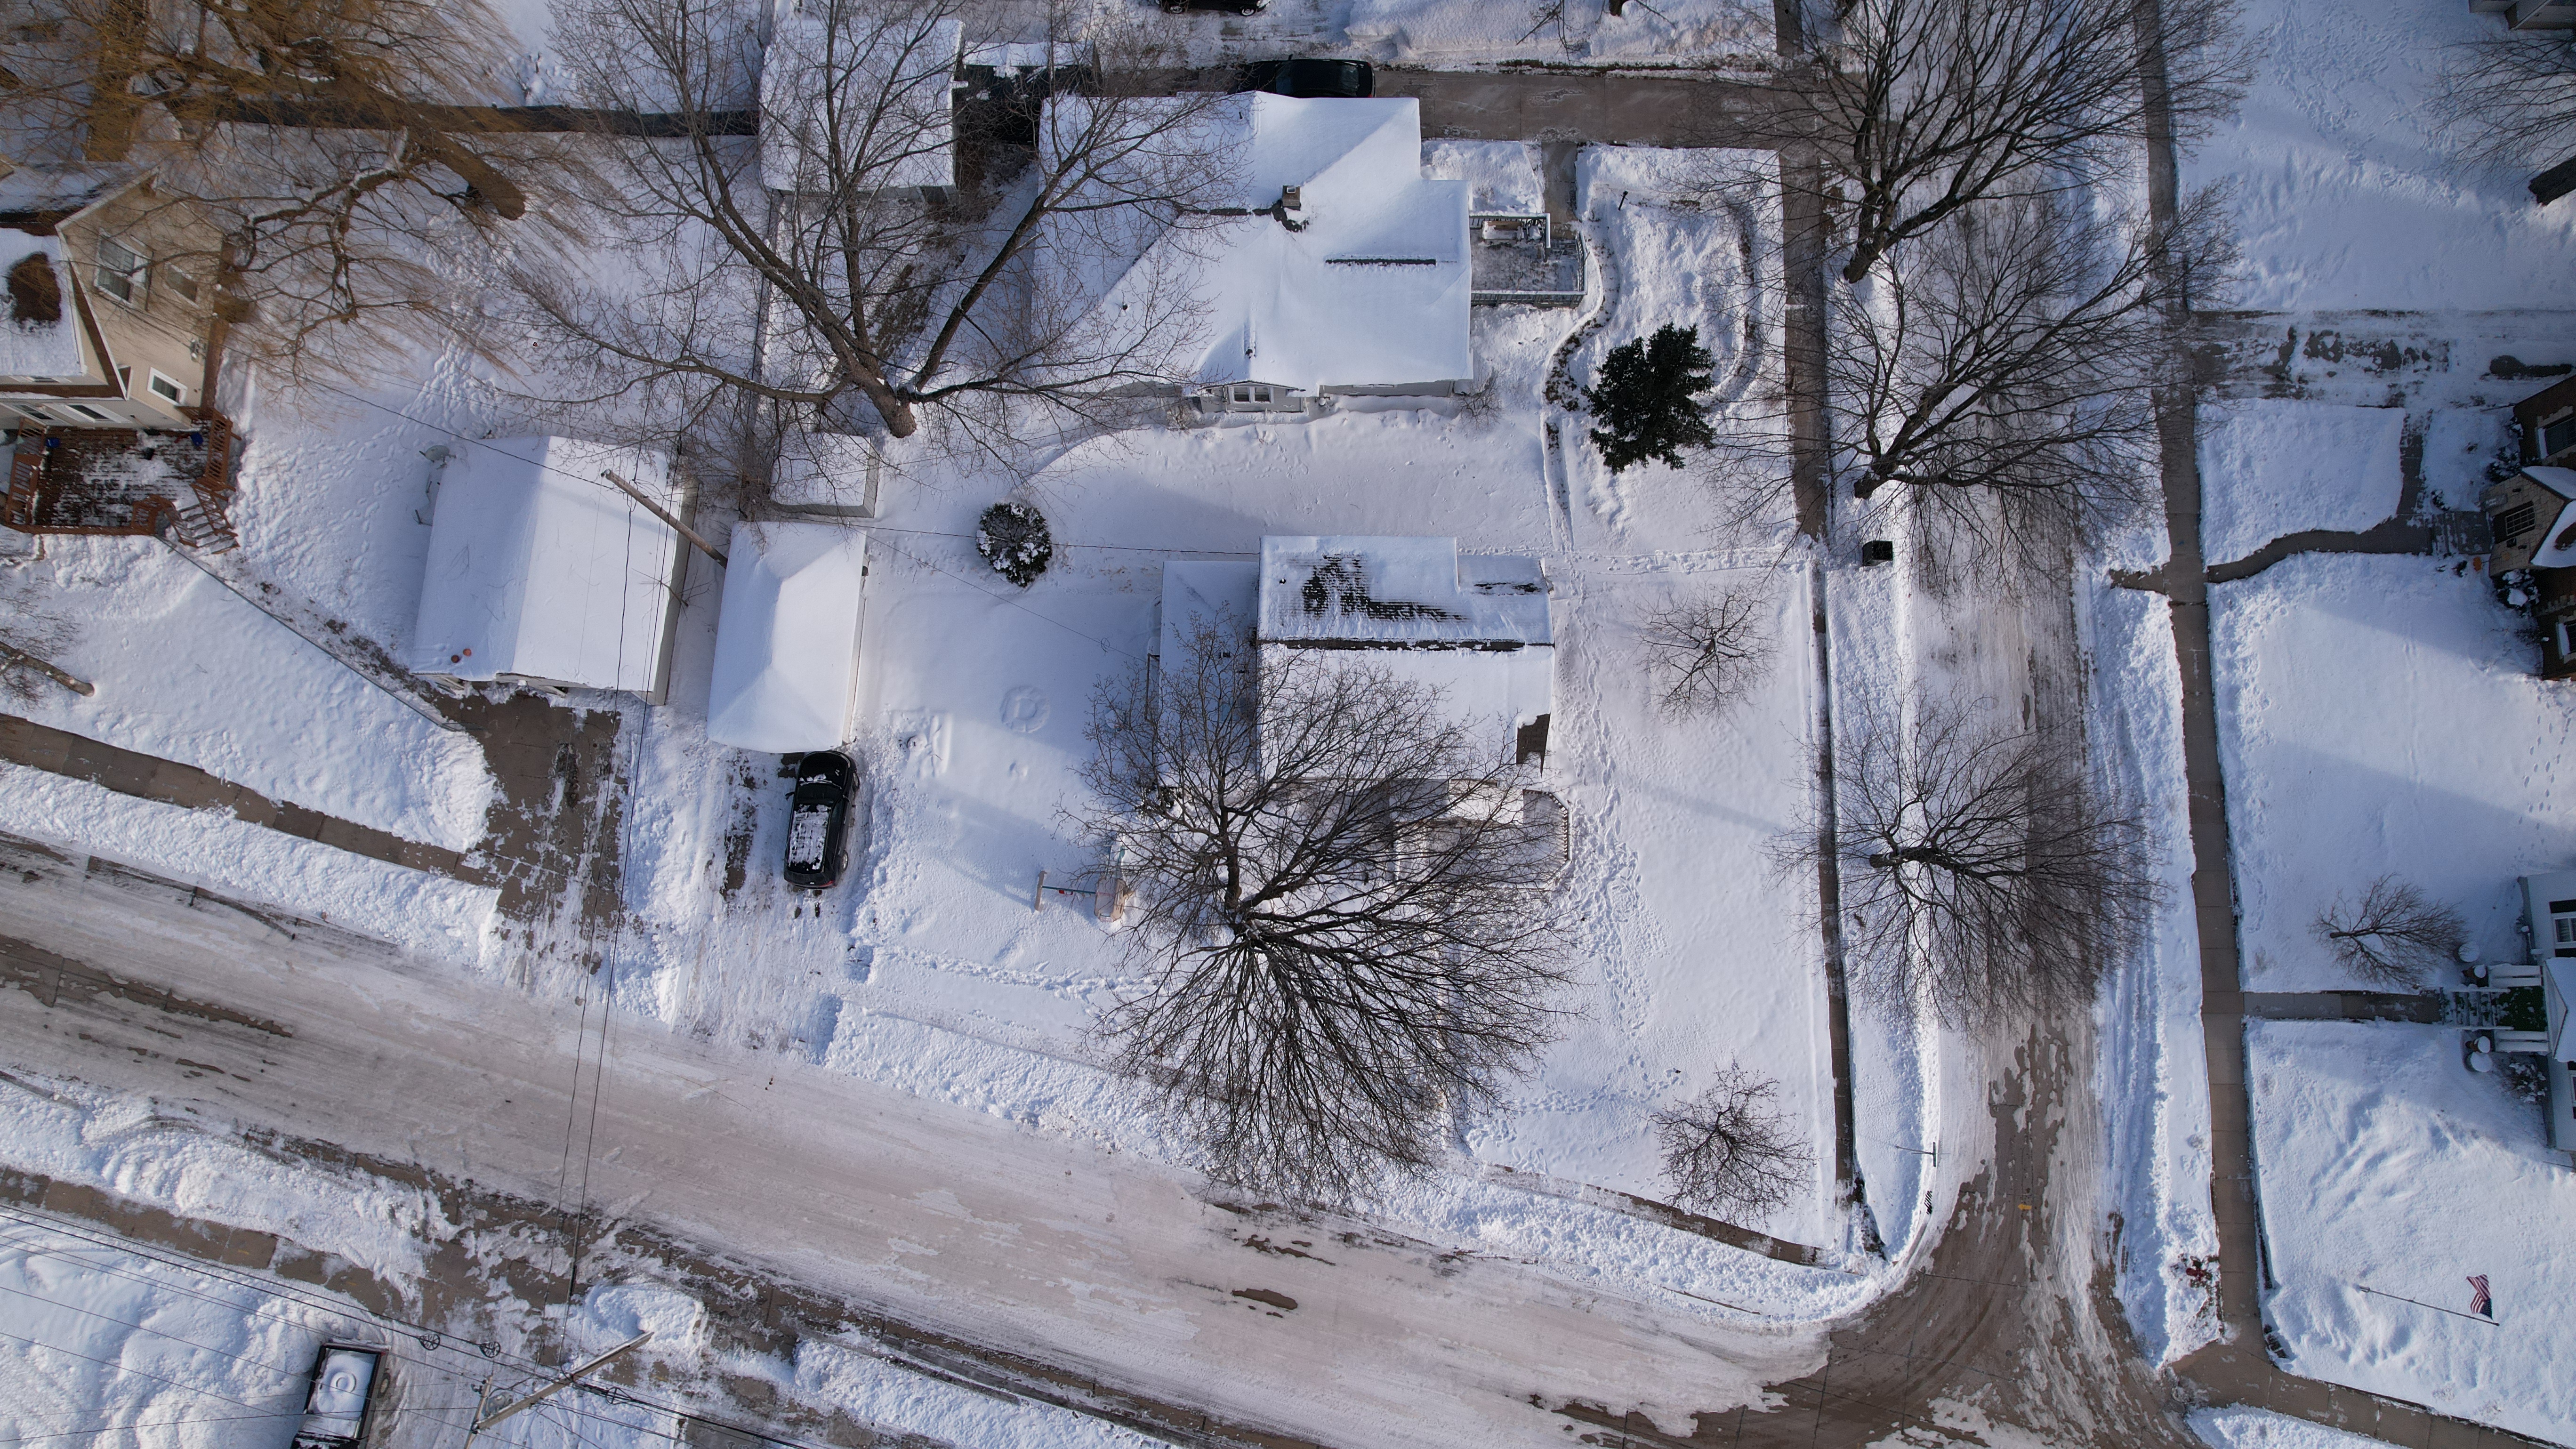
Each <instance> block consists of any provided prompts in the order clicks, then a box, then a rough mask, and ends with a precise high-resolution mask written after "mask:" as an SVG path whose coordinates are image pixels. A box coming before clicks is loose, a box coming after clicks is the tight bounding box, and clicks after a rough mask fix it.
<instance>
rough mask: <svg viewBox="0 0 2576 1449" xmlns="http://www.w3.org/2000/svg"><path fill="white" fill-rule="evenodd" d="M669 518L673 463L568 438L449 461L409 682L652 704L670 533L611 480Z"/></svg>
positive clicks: (664, 649)
mask: <svg viewBox="0 0 2576 1449" xmlns="http://www.w3.org/2000/svg"><path fill="white" fill-rule="evenodd" d="M612 474H614V475H615V477H616V478H619V479H623V480H624V481H625V482H626V483H627V484H629V485H631V486H632V487H633V488H634V489H635V490H636V491H638V492H641V493H642V494H643V495H644V496H645V497H647V498H650V499H653V500H654V501H655V502H656V503H658V504H660V505H661V506H662V507H663V508H666V509H669V510H671V511H672V512H674V513H677V512H678V511H679V509H680V508H681V506H682V504H681V500H680V499H679V497H678V490H677V489H676V488H675V487H674V486H673V483H672V479H671V460H670V458H669V457H668V456H667V455H665V454H662V453H658V452H653V451H650V450H647V449H641V448H616V447H610V446H608V445H607V444H604V443H588V442H583V441H581V440H579V439H577V438H496V439H493V440H491V441H489V442H480V443H467V444H465V445H464V446H462V447H461V448H458V449H457V450H455V451H454V452H453V453H451V454H450V455H449V457H448V459H447V463H446V466H445V468H444V469H443V470H442V471H441V473H440V475H439V483H438V493H437V497H436V501H435V502H434V503H433V504H432V505H431V506H432V508H433V509H434V510H435V511H434V512H433V514H432V515H431V520H430V531H429V567H428V570H427V572H426V573H425V574H424V576H423V577H422V580H421V589H420V622H419V625H418V627H417V628H416V629H414V630H413V633H412V648H411V656H410V658H409V659H408V661H406V662H407V663H408V664H409V665H410V667H411V669H412V672H413V673H415V674H418V675H420V676H422V677H423V678H425V679H428V680H430V681H431V682H432V683H435V684H439V685H441V686H444V687H445V688H447V689H450V690H462V689H464V688H465V687H466V686H468V685H470V684H478V683H484V682H497V683H502V684H508V685H515V686H519V687H523V688H530V689H540V690H544V691H546V692H548V693H551V694H558V695H559V694H562V693H564V692H566V691H567V690H572V689H608V690H622V691H625V692H628V693H632V694H639V695H642V696H643V697H644V698H645V700H646V701H647V702H648V703H652V704H660V703H661V702H662V698H663V694H664V692H665V690H666V689H667V688H668V686H669V682H670V674H671V636H672V630H673V628H674V627H675V626H676V624H677V622H678V616H679V611H678V609H677V607H676V604H677V600H678V595H679V588H678V585H679V570H680V565H681V562H682V559H681V553H680V538H679V535H678V534H677V533H675V532H673V531H672V529H671V526H670V525H669V524H667V523H664V522H663V521H662V520H661V519H659V518H656V517H654V516H653V511H652V510H651V509H649V508H646V507H645V506H644V505H643V504H641V503H639V502H637V501H636V500H635V499H634V498H633V497H632V496H630V495H629V494H628V493H627V491H626V490H625V489H623V488H620V487H619V486H618V484H617V483H616V482H614V481H612V479H611V476H610V475H612Z"/></svg>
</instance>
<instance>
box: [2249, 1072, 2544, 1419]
mask: <svg viewBox="0 0 2576 1449" xmlns="http://www.w3.org/2000/svg"><path fill="white" fill-rule="evenodd" d="M2246 1058H2247V1059H2246V1071H2247V1072H2248V1074H2249V1076H2250V1080H2251V1086H2252V1092H2253V1099H2254V1152H2255V1161H2256V1163H2257V1170H2258V1173H2259V1190H2260V1194H2261V1201H2262V1211H2263V1228H2264V1242H2265V1245H2266V1247H2267V1250H2268V1252H2267V1263H2268V1265H2269V1267H2270V1270H2271V1274H2272V1276H2273V1278H2274V1279H2276V1280H2277V1281H2278V1283H2279V1285H2280V1286H2279V1287H2278V1288H2277V1289H2275V1290H2273V1292H2272V1293H2271V1294H2270V1295H2269V1298H2268V1300H2267V1302H2266V1304H2265V1312H2266V1317H2267V1318H2268V1319H2269V1321H2270V1323H2271V1325H2272V1327H2273V1329H2274V1330H2275V1331H2276V1332H2277V1333H2278V1335H2279V1336H2280V1338H2281V1341H2282V1342H2283V1343H2284V1344H2285V1345H2286V1346H2287V1348H2288V1367H2289V1368H2290V1369H2291V1370H2292V1371H2293V1372H2296V1373H2299V1374H2304V1375H2306V1376H2308V1377H2310V1378H2319V1379H2324V1380H2327V1381H2328V1382H2331V1383H2339V1384H2345V1385H2349V1386H2351V1387H2353V1388H2358V1389H2366V1390H2369V1391H2371V1392H2373V1393H2382V1394H2388V1395H2390V1396H2392V1397H2395V1398H2400V1399H2407V1400H2411V1401H2413V1402H2416V1403H2420V1404H2424V1405H2426V1406H2428V1407H2430V1408H2433V1409H2435V1410H2438V1411H2439V1412H2442V1413H2445V1414H2452V1415H2456V1416H2458V1417H2460V1418H2464V1419H2472V1420H2476V1421H2477V1422H2480V1423H2485V1424H2492V1425H2495V1426H2497V1427H2498V1428H2504V1429H2510V1430H2513V1431H2514V1432H2516V1433H2521V1434H2529V1435H2534V1436H2537V1437H2540V1438H2544V1439H2549V1440H2553V1441H2557V1442H2565V1441H2567V1440H2569V1439H2570V1438H2571V1437H2576V1384H2571V1383H2570V1382H2569V1380H2568V1377H2567V1374H2566V1371H2565V1370H2566V1365H2567V1363H2568V1362H2569V1361H2570V1359H2571V1357H2576V1316H2571V1315H2569V1314H2568V1312H2567V1311H2566V1305H2567V1303H2568V1301H2569V1297H2570V1295H2571V1294H2576V1173H2571V1172H2570V1171H2569V1169H2568V1166H2567V1160H2566V1158H2565V1157H2564V1156H2563V1155H2561V1154H2558V1153H2553V1152H2550V1151H2548V1150H2546V1148H2545V1147H2544V1146H2543V1143H2542V1136H2541V1122H2540V1113H2539V1110H2538V1109H2537V1108H2535V1107H2532V1106H2530V1105H2527V1104H2525V1103H2523V1102H2520V1101H2517V1100H2515V1099H2514V1098H2513V1097H2511V1096H2509V1095H2508V1094H2507V1093H2506V1091H2505V1089H2504V1087H2503V1085H2502V1084H2501V1083H2500V1082H2498V1081H2497V1080H2496V1079H2495V1078H2493V1077H2487V1076H2479V1075H2476V1074H2473V1073H2471V1072H2470V1071H2469V1070H2468V1069H2467V1068H2466V1067H2465V1066H2463V1065H2462V1064H2461V1061H2460V1034H2459V1032H2458V1031H2456V1030H2452V1029H2446V1028H2442V1027H2419V1026H2400V1025H2390V1024H2379V1023H2368V1024H2362V1023H2351V1022H2278V1021H2262V1022H2253V1023H2249V1024H2248V1026H2247V1028H2246ZM2472 1274H2475V1275H2480V1276H2483V1277H2485V1278H2486V1279H2487V1280H2488V1283H2489V1285H2490V1286H2491V1290H2492V1292H2493V1295H2494V1320H2493V1321H2492V1322H2490V1321H2488V1320H2486V1319H2484V1318H2480V1317H2476V1316H2474V1315H2472V1314H2471V1313H2470V1311H2469V1310H2470V1300H2471V1293H2472V1290H2471V1287H2470V1284H2469V1282H2468V1281H2467V1280H2468V1278H2469V1276H2470V1275H2472ZM2365 1289H2367V1290H2371V1291H2367V1292H2366V1291H2364V1290H2365ZM2386 1295H2398V1296H2395V1297H2391V1296H2386ZM2406 1299H2412V1300H2415V1301H2413V1302H2407V1301H2403V1300H2406ZM2445 1310H2448V1311H2445Z"/></svg>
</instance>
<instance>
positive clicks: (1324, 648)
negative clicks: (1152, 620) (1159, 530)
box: [1166, 535, 1556, 760]
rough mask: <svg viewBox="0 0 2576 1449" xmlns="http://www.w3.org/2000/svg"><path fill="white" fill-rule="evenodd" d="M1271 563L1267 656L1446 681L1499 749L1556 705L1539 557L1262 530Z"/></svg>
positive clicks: (1265, 591)
mask: <svg viewBox="0 0 2576 1449" xmlns="http://www.w3.org/2000/svg"><path fill="white" fill-rule="evenodd" d="M1260 571H1261V577H1260V600H1259V615H1260V624H1259V631H1258V632H1259V637H1260V641H1261V646H1262V650H1263V654H1264V657H1265V658H1266V657H1268V656H1269V654H1270V653H1271V651H1274V650H1279V651H1285V650H1312V651H1315V652H1316V653H1317V654H1318V655H1320V657H1322V658H1323V659H1325V660H1327V661H1329V662H1330V663H1331V664H1333V665H1336V666H1338V665H1344V664H1348V665H1357V666H1365V667H1367V668H1370V669H1376V670H1383V671H1385V672H1386V673H1388V674H1391V675H1393V676H1394V677H1395V678H1397V679H1398V680H1402V681H1404V682H1407V683H1412V684H1420V685H1424V686H1427V687H1429V688H1431V689H1434V690H1436V691H1438V692H1439V695H1440V699H1441V707H1442V709H1443V710H1444V712H1446V713H1447V714H1448V716H1449V717H1450V718H1451V719H1453V720H1456V721H1458V722H1459V723H1461V724H1464V725H1466V726H1467V727H1468V728H1469V729H1471V730H1472V731H1474V732H1475V734H1476V736H1477V737H1478V739H1479V741H1480V746H1481V748H1482V749H1483V750H1484V751H1485V753H1486V754H1487V755H1488V757H1490V758H1494V759H1498V760H1511V759H1513V758H1515V757H1516V753H1517V748H1518V740H1519V733H1520V730H1521V728H1522V727H1523V726H1526V725H1531V724H1534V723H1536V722H1537V721H1538V720H1539V719H1540V718H1541V717H1542V716H1546V715H1551V714H1553V713H1554V712H1555V708H1556V647H1555V634H1554V631H1553V627H1552V625H1551V623H1550V620H1549V616H1548V597H1547V576H1546V573H1545V571H1544V570H1543V569H1542V568H1541V567H1540V565H1539V561H1538V560H1537V559H1534V558H1524V557H1517V556H1506V555H1489V554H1464V555H1462V554H1460V553H1459V552H1458V541H1457V540H1456V539H1451V538H1383V537H1365V536H1355V535H1354V536H1341V537H1300V536H1287V537H1271V538H1265V539H1263V540H1262V541H1261V565H1260ZM1168 588H1169V586H1168V585H1166V589H1167V591H1168ZM1166 612H1167V613H1168V609H1167V611H1166Z"/></svg>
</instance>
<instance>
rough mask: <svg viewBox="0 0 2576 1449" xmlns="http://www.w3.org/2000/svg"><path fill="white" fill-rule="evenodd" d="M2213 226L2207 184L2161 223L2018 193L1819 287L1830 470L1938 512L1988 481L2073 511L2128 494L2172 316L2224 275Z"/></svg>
mask: <svg viewBox="0 0 2576 1449" xmlns="http://www.w3.org/2000/svg"><path fill="white" fill-rule="evenodd" d="M2223 225H2224V223H2223V215H2222V209H2221V205H2220V202H2219V199H2218V197H2217V195H2216V194H2215V193H2212V192H2202V193H2199V194H2197V195H2194V196H2192V197H2189V198H2187V199H2186V200H2185V201H2184V203H2183V205H2182V207H2181V209H2180V216H2179V217H2178V219H2177V221H2176V223H2175V224H2174V225H2173V226H2171V227H2170V228H2157V227H2153V226H2150V225H2147V224H2145V223H2144V222H2142V221H2137V220H2129V221H2105V220H2101V219H2098V218H2096V217H2094V216H2092V215H2091V214H2089V213H2087V212H2083V211H2079V210H2078V209H2077V208H2076V207H2075V206H2074V205H2072V204H2070V203H2068V202H2066V201H2063V200H2061V199H2059V198H2053V197H2032V198H2022V199H2016V200H2011V201H2004V202H1996V203H1990V204H1988V205H1986V206H1982V207H1979V208H1976V209H1973V210H1970V211H1966V212H1962V213H1959V214H1957V215H1956V216H1955V217H1954V219H1953V221H1952V224H1951V225H1949V226H1947V227H1945V228H1943V229H1941V230H1940V231H1937V232H1934V233H1932V234H1930V235H1927V236H1923V237H1919V238H1916V239H1914V240H1910V241H1907V242H1904V243H1902V244H1900V245H1898V246H1897V247H1895V248H1893V249H1892V250H1890V251H1889V252H1888V253H1887V254H1886V255H1885V257H1884V259H1883V260H1882V263H1881V266H1880V270H1879V273H1878V274H1877V275H1876V276H1875V277H1874V278H1873V279H1872V283H1871V285H1870V286H1869V287H1866V288H1854V289H1851V290H1849V291H1842V292H1838V293H1837V294H1836V296H1835V297H1834V299H1833V305H1832V313H1831V326H1830V331H1829V338H1828V344H1827V345H1828V351H1827V359H1826V389H1827V397H1828V407H1829V409H1830V410H1831V412H1832V415H1833V433H1834V436H1835V439H1836V441H1837V442H1838V444H1839V445H1840V449H1841V456H1840V457H1839V458H1838V459H1837V463H1838V465H1839V469H1838V471H1840V472H1841V473H1842V474H1843V476H1844V477H1845V478H1847V479H1848V480H1850V482H1851V484H1852V490H1853V492H1854V493H1855V494H1856V495H1858V496H1860V497H1864V498H1866V497H1869V496H1871V495H1872V494H1874V493H1876V492H1877V491H1878V490H1879V489H1880V488H1883V487H1885V486H1886V485H1888V484H1891V483H1893V484H1898V485H1902V486H1903V487H1905V488H1906V489H1907V490H1909V491H1912V492H1915V493H1917V494H1920V495H1921V496H1922V497H1923V498H1924V499H1925V500H1927V501H1928V502H1930V503H1932V504H1933V505H1935V506H1942V507H1956V506H1957V505H1959V504H1960V503H1962V502H1963V501H1965V500H1967V499H1968V497H1969V496H1970V495H1972V494H1976V493H1987V494H1997V493H2001V494H2015V495H2020V496H2021V497H2023V498H2024V499H2025V500H2026V501H2041V500H2046V501H2049V502H2052V503H2053V504H2054V505H2055V506H2056V507H2057V508H2059V509H2061V510H2063V511H2064V512H2065V513H2067V514H2069V515H2072V516H2076V517H2084V516H2088V515H2092V514H2096V513H2100V512H2104V511H2115V510H2117V509H2119V508H2121V507H2124V506H2126V505H2127V504H2129V503H2130V502H2132V501H2134V500H2135V499H2136V498H2138V497H2140V496H2143V490H2144V489H2146V488H2148V487H2149V486H2151V484H2152V482H2153V474H2152V471H2151V468H2150V466H2149V465H2150V464H2151V462H2152V458H2153V450H2154V446H2155V441H2156V439H2155V415H2154V408H2153V398H2152V392H2153V389H2154V388H2155V387H2156V386H2157V385H2158V384H2160V383H2164V382H2167V381H2170V380H2172V379H2173V378H2174V377H2175V376H2176V366H2177V360H2178V350H2177V348H2176V347H2175V345H2174V343H2175V338H2174V336H2173V332H2172V327H2173V318H2174V317H2175V316H2177V315H2178V314H2179V313H2180V311H2181V310H2182V307H2181V304H2182V302H2183V300H2184V299H2186V298H2189V297H2191V296H2193V295H2194V294H2195V290H2196V291H2198V292H2199V293H2202V294H2206V293H2208V292H2209V291H2210V290H2212V288H2213V287H2214V286H2215V285H2216V283H2217V282H2218V280H2219V279H2220V278H2221V277H2223V275H2224V272H2225V270H2226V267H2227V265H2228V262H2229V258H2230V252H2229V248H2228V244H2227V241H2226V237H2225V232H2224V230H2223ZM2007 516H2008V515H2007Z"/></svg>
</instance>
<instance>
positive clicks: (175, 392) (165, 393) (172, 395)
mask: <svg viewBox="0 0 2576 1449" xmlns="http://www.w3.org/2000/svg"><path fill="white" fill-rule="evenodd" d="M143 385H144V386H145V387H148V388H150V389H151V390H152V395H153V396H154V397H157V398H159V399H161V400H162V401H163V402H166V403H176V404H181V405H184V404H186V402H187V401H188V390H187V389H186V388H184V387H182V386H180V385H179V383H178V382H177V381H176V380H175V379H173V378H171V377H170V376H168V375H167V374H165V373H163V372H162V371H161V369H159V368H157V367H156V368H154V369H152V376H151V377H150V379H149V380H147V381H146V382H145V383H144V384H143Z"/></svg>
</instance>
